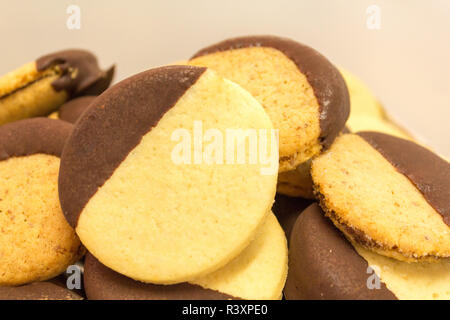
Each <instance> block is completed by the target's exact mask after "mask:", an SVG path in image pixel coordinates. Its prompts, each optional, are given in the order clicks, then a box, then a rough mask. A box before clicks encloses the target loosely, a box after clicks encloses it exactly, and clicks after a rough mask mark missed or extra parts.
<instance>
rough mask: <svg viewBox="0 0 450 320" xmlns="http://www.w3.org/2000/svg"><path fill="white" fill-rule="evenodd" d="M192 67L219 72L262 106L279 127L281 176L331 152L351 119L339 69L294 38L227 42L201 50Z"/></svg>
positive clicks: (241, 39)
mask: <svg viewBox="0 0 450 320" xmlns="http://www.w3.org/2000/svg"><path fill="white" fill-rule="evenodd" d="M188 63H189V64H191V65H196V66H206V67H209V68H212V69H215V70H216V71H218V72H219V74H221V75H222V76H224V77H225V78H228V79H230V80H232V81H234V82H236V83H238V84H239V85H241V86H242V87H243V88H245V89H246V90H248V91H249V92H250V93H251V94H252V95H253V96H254V97H255V98H256V99H257V100H258V101H259V102H260V103H261V104H262V106H263V107H264V109H265V110H266V112H267V113H268V115H269V117H270V118H271V120H272V122H273V124H274V127H275V128H276V129H279V140H280V141H279V150H280V168H279V169H280V172H283V171H288V170H294V169H295V168H296V167H297V166H298V165H299V164H301V163H304V162H306V161H308V160H309V159H311V158H312V157H314V156H316V155H318V154H319V153H320V152H321V151H322V150H324V149H326V148H328V147H329V146H330V145H331V143H332V142H333V140H334V139H335V137H336V136H337V135H338V133H339V132H341V130H342V129H343V127H344V124H345V122H346V120H347V117H348V114H349V96H348V91H347V88H346V85H345V81H344V80H343V78H342V76H341V74H340V73H339V71H338V70H337V69H336V68H335V67H334V66H333V65H332V64H331V63H330V62H329V61H328V60H327V59H326V58H325V57H324V56H322V55H321V54H320V53H318V52H317V51H316V50H314V49H312V48H310V47H308V46H306V45H303V44H300V43H298V42H295V41H293V40H290V39H286V38H280V37H275V36H249V37H240V38H233V39H228V40H225V41H222V42H219V43H217V44H214V45H212V46H210V47H207V48H204V49H202V50H200V51H199V52H197V53H196V54H195V55H194V56H193V57H192V58H191V60H190V61H189V62H188Z"/></svg>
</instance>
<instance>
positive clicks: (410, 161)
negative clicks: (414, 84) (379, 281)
mask: <svg viewBox="0 0 450 320" xmlns="http://www.w3.org/2000/svg"><path fill="white" fill-rule="evenodd" d="M311 175H312V179H313V182H314V188H315V192H316V195H317V197H318V198H319V199H320V203H321V206H322V208H323V209H324V211H325V212H326V213H327V215H328V216H329V217H330V218H331V219H332V220H333V222H334V223H335V225H336V226H337V227H338V228H339V229H340V230H341V231H342V232H343V233H344V234H345V235H346V236H347V237H348V238H349V239H350V241H352V242H353V243H357V244H360V245H362V246H363V247H365V248H367V249H370V250H373V251H375V252H377V253H379V254H381V255H385V256H389V257H393V258H396V259H399V260H402V261H411V262H415V261H420V260H423V261H424V260H428V261H433V260H435V259H439V258H449V257H450V164H449V163H448V162H447V161H445V160H443V159H441V158H440V157H439V156H437V155H435V154H434V153H432V152H431V151H429V150H428V149H426V148H424V147H421V146H419V145H417V144H415V143H414V142H411V141H408V140H404V139H400V138H397V137H393V136H389V135H386V134H383V133H378V132H360V133H358V134H345V135H342V136H340V137H339V138H338V139H336V141H335V143H334V144H333V146H332V147H331V148H330V149H329V150H328V151H327V152H326V153H324V154H322V155H321V156H319V157H318V158H316V159H315V160H314V161H313V163H312V167H311Z"/></svg>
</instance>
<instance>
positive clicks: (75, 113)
mask: <svg viewBox="0 0 450 320" xmlns="http://www.w3.org/2000/svg"><path fill="white" fill-rule="evenodd" d="M95 98H96V97H95V96H84V97H79V98H75V99H73V100H70V101H68V102H66V103H64V104H63V105H62V106H61V108H60V109H59V114H58V116H59V118H60V119H61V120H64V121H67V122H70V123H75V122H76V121H77V120H78V118H79V117H80V116H81V115H82V114H83V112H84V111H86V110H87V108H88V107H89V105H90V104H91V103H92V101H94V100H95Z"/></svg>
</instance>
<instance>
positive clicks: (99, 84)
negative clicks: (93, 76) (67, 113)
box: [78, 66, 116, 96]
mask: <svg viewBox="0 0 450 320" xmlns="http://www.w3.org/2000/svg"><path fill="white" fill-rule="evenodd" d="M115 69H116V67H115V66H112V67H110V68H109V69H108V70H106V71H105V72H103V75H102V77H101V78H100V79H98V80H97V81H96V82H94V84H92V85H91V86H89V87H87V88H86V89H85V90H83V91H82V92H81V93H80V94H78V96H98V95H99V94H101V93H103V91H105V90H106V89H108V88H109V86H110V84H111V82H112V80H113V78H114V73H115Z"/></svg>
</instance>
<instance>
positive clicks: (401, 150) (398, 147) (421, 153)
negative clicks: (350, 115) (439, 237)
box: [357, 131, 450, 226]
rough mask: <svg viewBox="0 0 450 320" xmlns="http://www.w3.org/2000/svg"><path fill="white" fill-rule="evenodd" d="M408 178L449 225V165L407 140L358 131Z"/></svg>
mask: <svg viewBox="0 0 450 320" xmlns="http://www.w3.org/2000/svg"><path fill="white" fill-rule="evenodd" d="M357 134H358V135H359V136H360V137H362V138H363V139H364V140H365V141H367V142H368V143H369V144H370V145H371V146H372V147H374V148H375V149H376V150H377V151H378V152H380V153H381V154H382V155H383V156H384V157H385V158H386V160H388V161H389V162H390V163H391V164H392V165H393V166H394V167H395V168H396V169H397V171H399V172H400V173H402V174H403V175H405V176H406V177H408V179H409V180H410V181H411V182H412V183H413V184H414V186H415V187H416V188H417V189H418V190H419V191H420V192H421V193H422V194H423V196H424V197H425V199H426V200H427V202H428V203H429V204H430V205H431V206H432V207H433V208H434V209H435V210H436V211H437V212H438V213H439V214H440V215H442V218H443V220H444V222H445V223H446V224H447V225H448V226H450V164H449V163H448V162H447V161H445V160H444V159H442V158H440V157H439V156H438V155H436V154H434V153H433V152H431V151H430V150H428V149H426V148H424V147H422V146H420V145H418V144H416V143H414V142H411V141H408V140H404V139H401V138H397V137H394V136H390V135H387V134H384V133H379V132H369V131H365V132H359V133H357Z"/></svg>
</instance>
